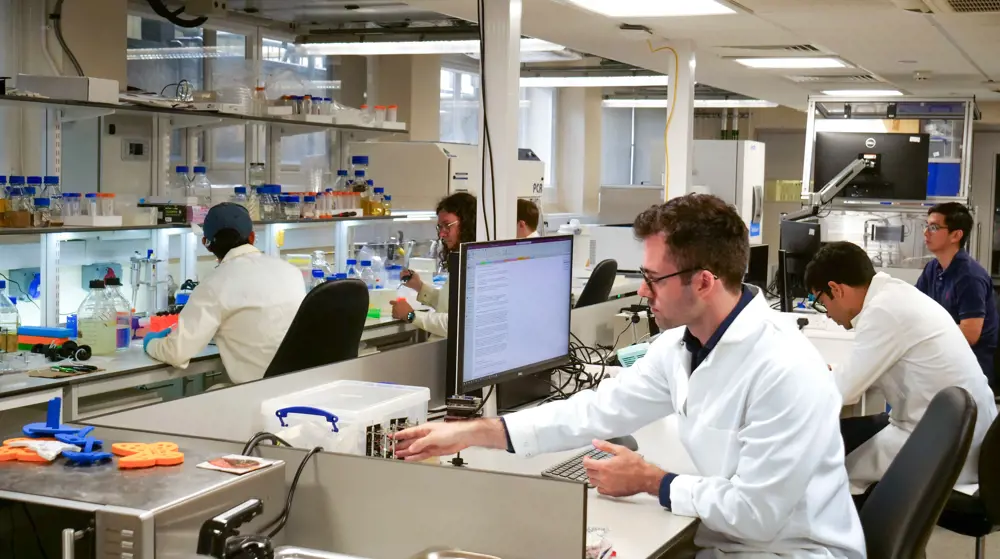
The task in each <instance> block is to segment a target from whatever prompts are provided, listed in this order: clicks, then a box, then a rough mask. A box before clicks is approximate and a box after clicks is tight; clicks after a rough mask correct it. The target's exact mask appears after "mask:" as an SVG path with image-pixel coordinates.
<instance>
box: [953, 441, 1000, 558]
mask: <svg viewBox="0 0 1000 559" xmlns="http://www.w3.org/2000/svg"><path fill="white" fill-rule="evenodd" d="M937 524H938V526H940V527H942V528H945V529H946V530H951V531H952V532H955V533H957V534H962V535H963V536H970V537H973V538H976V559H983V558H985V557H986V536H988V535H990V534H992V533H993V532H996V531H997V529H998V528H1000V421H994V422H993V425H991V426H990V429H989V431H987V432H986V436H985V437H984V438H983V445H982V447H980V450H979V491H978V492H977V493H976V494H975V495H966V494H965V493H960V492H958V491H952V492H951V495H950V496H949V497H948V502H947V503H945V505H944V510H943V511H942V512H941V518H939V519H938V523H937Z"/></svg>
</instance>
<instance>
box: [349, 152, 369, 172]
mask: <svg viewBox="0 0 1000 559" xmlns="http://www.w3.org/2000/svg"><path fill="white" fill-rule="evenodd" d="M351 170H352V171H354V172H355V176H357V174H356V173H357V172H358V171H365V172H366V173H367V172H368V156H367V155H355V156H353V157H351ZM362 176H364V175H362Z"/></svg>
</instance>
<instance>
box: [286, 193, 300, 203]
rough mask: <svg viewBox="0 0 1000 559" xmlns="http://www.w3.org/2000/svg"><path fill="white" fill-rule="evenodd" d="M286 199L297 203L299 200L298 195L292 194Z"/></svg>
mask: <svg viewBox="0 0 1000 559" xmlns="http://www.w3.org/2000/svg"><path fill="white" fill-rule="evenodd" d="M288 201H289V202H291V203H292V204H298V203H299V202H300V201H301V200H300V199H299V197H298V196H294V195H293V196H289V197H288Z"/></svg>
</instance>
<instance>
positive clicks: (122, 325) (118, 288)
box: [104, 278, 132, 351]
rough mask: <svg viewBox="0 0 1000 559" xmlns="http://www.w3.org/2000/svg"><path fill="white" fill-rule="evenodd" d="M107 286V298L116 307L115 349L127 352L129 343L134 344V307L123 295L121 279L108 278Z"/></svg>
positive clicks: (105, 282)
mask: <svg viewBox="0 0 1000 559" xmlns="http://www.w3.org/2000/svg"><path fill="white" fill-rule="evenodd" d="M104 284H105V285H106V286H107V289H106V291H107V296H108V299H109V300H110V301H111V304H112V305H113V306H114V307H115V318H116V322H117V325H118V326H117V328H116V329H115V349H117V350H118V351H125V350H127V349H128V345H129V343H131V342H132V305H130V304H129V302H128V299H126V298H125V295H123V294H122V280H121V279H119V278H108V279H107V280H105V281H104Z"/></svg>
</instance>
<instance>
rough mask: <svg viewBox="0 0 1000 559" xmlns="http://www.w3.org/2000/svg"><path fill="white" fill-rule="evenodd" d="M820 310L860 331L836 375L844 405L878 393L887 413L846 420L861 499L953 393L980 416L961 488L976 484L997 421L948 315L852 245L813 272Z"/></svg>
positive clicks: (831, 251)
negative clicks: (942, 394) (947, 391)
mask: <svg viewBox="0 0 1000 559" xmlns="http://www.w3.org/2000/svg"><path fill="white" fill-rule="evenodd" d="M805 283H806V288H807V289H808V290H809V291H810V292H811V293H812V294H813V295H814V296H815V297H816V304H815V308H816V309H817V310H819V311H821V312H825V313H826V314H827V316H829V317H830V318H831V319H833V321H834V322H836V323H837V324H839V325H841V326H843V327H844V328H847V329H848V330H854V333H855V335H854V343H853V347H852V349H851V354H850V357H849V358H848V360H847V363H846V364H844V365H843V366H841V367H837V368H836V370H834V372H833V376H834V377H835V379H836V383H837V386H838V388H840V394H841V395H842V396H843V398H844V402H846V403H853V402H857V401H858V400H860V399H861V395H862V394H864V393H865V392H866V391H867V390H868V389H869V388H872V387H874V388H877V389H878V390H879V392H881V393H882V394H883V395H884V396H885V399H886V401H887V402H888V403H889V406H890V407H891V411H890V412H889V413H888V414H878V415H873V416H865V417H853V418H847V419H844V420H842V422H841V429H842V433H843V437H844V446H845V451H846V453H847V473H848V475H849V476H850V479H851V486H852V487H851V488H852V490H853V491H854V492H855V493H861V492H863V491H864V490H865V489H866V488H868V486H870V485H871V484H872V483H875V482H878V481H879V480H880V479H881V478H882V475H883V474H884V473H885V471H886V469H887V468H888V467H889V464H890V463H891V462H892V459H893V458H894V457H895V456H896V454H898V453H899V450H900V448H902V446H903V443H905V442H906V440H907V438H909V436H910V433H911V432H912V431H913V428H914V427H916V425H917V422H919V421H920V418H922V417H923V415H924V412H926V411H927V406H928V404H930V401H931V399H932V398H934V396H935V395H937V393H938V392H939V391H941V390H942V389H944V388H947V387H949V386H958V387H960V388H964V389H965V390H966V391H968V392H969V394H971V395H972V398H973V399H974V400H975V402H976V406H977V407H978V408H979V412H978V415H977V418H976V428H975V432H974V435H973V440H972V447H971V448H970V450H969V457H968V459H967V460H966V463H965V468H964V469H963V470H962V473H961V475H960V476H959V478H958V483H959V484H966V483H977V482H978V479H979V474H978V467H977V465H978V463H979V447H980V445H981V444H982V441H983V437H984V436H985V435H986V431H987V429H989V427H990V425H991V424H992V423H993V420H994V419H995V418H996V416H997V408H996V405H995V404H994V403H993V393H992V391H991V390H990V387H989V385H988V384H987V382H986V377H984V376H983V375H982V374H980V372H979V363H978V362H977V361H976V356H975V355H973V353H972V349H970V347H969V344H968V343H966V342H965V338H964V337H963V336H962V332H961V330H959V327H958V326H957V325H956V324H955V323H954V321H952V320H951V318H950V317H949V316H948V313H947V311H945V309H944V308H942V307H941V306H940V305H938V304H937V303H935V302H934V301H933V300H932V299H931V298H930V297H927V296H926V295H924V294H923V293H921V292H920V291H918V290H917V289H916V288H915V287H913V286H912V285H910V284H908V283H906V282H904V281H902V280H898V279H895V278H892V277H890V276H889V275H888V274H885V273H878V274H876V273H875V268H874V266H872V262H871V260H870V259H869V258H868V254H867V253H866V252H865V251H864V249H862V248H861V247H859V246H857V245H855V244H853V243H849V242H844V241H841V242H835V243H829V244H827V245H826V246H824V247H823V248H821V249H820V250H819V252H818V253H816V256H815V257H814V258H813V260H812V262H810V263H809V265H808V266H807V267H806V275H805Z"/></svg>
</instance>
